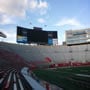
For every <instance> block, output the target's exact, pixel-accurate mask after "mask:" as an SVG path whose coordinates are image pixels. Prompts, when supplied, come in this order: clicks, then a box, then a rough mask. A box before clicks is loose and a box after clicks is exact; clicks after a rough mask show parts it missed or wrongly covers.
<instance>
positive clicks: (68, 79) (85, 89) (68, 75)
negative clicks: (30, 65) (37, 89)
mask: <svg viewBox="0 0 90 90" xmlns="http://www.w3.org/2000/svg"><path fill="white" fill-rule="evenodd" d="M34 73H35V75H36V76H37V77H38V78H39V79H42V80H45V81H47V82H49V83H51V84H55V85H57V86H59V87H61V88H63V89H64V90H90V66H87V67H69V68H57V69H44V70H43V69H38V70H35V71H34Z"/></svg>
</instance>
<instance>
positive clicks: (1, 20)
mask: <svg viewBox="0 0 90 90" xmlns="http://www.w3.org/2000/svg"><path fill="white" fill-rule="evenodd" d="M14 23H15V22H14V20H13V18H12V17H9V16H8V15H5V14H4V15H2V14H1V15H0V25H5V24H14Z"/></svg>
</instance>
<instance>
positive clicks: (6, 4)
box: [0, 0, 27, 16]
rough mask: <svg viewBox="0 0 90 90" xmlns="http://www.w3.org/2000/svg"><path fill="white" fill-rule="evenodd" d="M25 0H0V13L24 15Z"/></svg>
mask: <svg viewBox="0 0 90 90" xmlns="http://www.w3.org/2000/svg"><path fill="white" fill-rule="evenodd" d="M26 4H27V0H23V1H22V0H7V1H6V0H0V13H3V14H8V15H11V16H12V15H13V16H24V15H25V8H26Z"/></svg>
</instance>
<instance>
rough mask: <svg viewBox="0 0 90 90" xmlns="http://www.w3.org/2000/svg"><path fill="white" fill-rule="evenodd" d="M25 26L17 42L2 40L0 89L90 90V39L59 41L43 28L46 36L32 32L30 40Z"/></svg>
mask: <svg viewBox="0 0 90 90" xmlns="http://www.w3.org/2000/svg"><path fill="white" fill-rule="evenodd" d="M19 29H20V30H21V31H23V29H22V28H19ZM24 29H25V30H26V28H24ZM39 29H40V28H39ZM25 30H24V34H23V33H21V32H20V31H19V32H20V33H17V42H18V43H17V44H12V43H6V42H2V41H1V42H0V90H90V44H89V43H87V44H85V43H84V44H79V45H69V46H68V45H56V44H57V43H56V42H53V40H55V39H56V40H57V36H54V35H56V34H53V33H51V32H49V34H52V35H48V32H45V31H41V30H36V32H40V33H42V34H43V36H42V37H43V38H46V36H47V39H45V40H44V41H43V40H42V39H40V38H41V37H40V36H39V37H38V36H37V38H38V39H39V40H36V41H35V39H36V38H35V37H33V36H32V35H30V36H32V37H33V38H34V39H32V40H31V41H30V38H28V37H30V36H28V34H26V33H25ZM34 33H35V31H34ZM44 33H45V35H46V36H45V35H44ZM29 34H30V33H29ZM33 35H36V34H33ZM0 36H2V37H4V38H6V35H4V34H3V33H0ZM27 36H28V37H27ZM44 36H45V37H44ZM27 42H28V44H20V43H27ZM31 42H32V43H37V45H31V44H30V43H31Z"/></svg>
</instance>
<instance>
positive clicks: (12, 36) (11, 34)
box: [0, 29, 16, 43]
mask: <svg viewBox="0 0 90 90" xmlns="http://www.w3.org/2000/svg"><path fill="white" fill-rule="evenodd" d="M0 31H1V32H3V33H4V34H5V35H6V36H7V38H2V41H5V42H10V43H16V30H5V29H3V30H2V29H0Z"/></svg>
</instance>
